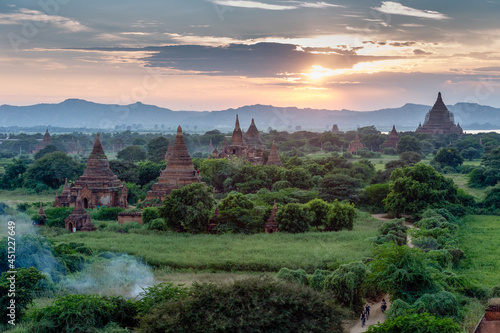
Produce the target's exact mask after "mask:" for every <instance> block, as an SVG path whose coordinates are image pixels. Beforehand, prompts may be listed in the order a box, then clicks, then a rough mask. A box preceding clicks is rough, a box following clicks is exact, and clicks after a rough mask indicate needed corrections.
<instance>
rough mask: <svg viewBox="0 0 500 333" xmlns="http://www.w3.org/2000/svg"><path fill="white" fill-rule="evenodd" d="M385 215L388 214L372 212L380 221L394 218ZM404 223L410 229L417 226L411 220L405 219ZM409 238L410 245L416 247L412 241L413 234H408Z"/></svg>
mask: <svg viewBox="0 0 500 333" xmlns="http://www.w3.org/2000/svg"><path fill="white" fill-rule="evenodd" d="M385 216H386V214H372V217H374V218H376V219H377V220H380V221H384V222H386V221H390V220H392V219H390V218H387V217H385ZM403 224H404V225H405V226H407V227H408V228H410V229H412V228H415V227H414V226H413V223H411V222H408V221H404V222H403ZM417 229H418V228H417ZM407 239H408V241H407V243H408V247H415V246H414V245H413V244H412V242H411V236H410V235H408V236H407Z"/></svg>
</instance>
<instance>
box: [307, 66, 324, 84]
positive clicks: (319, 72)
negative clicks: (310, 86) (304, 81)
mask: <svg viewBox="0 0 500 333" xmlns="http://www.w3.org/2000/svg"><path fill="white" fill-rule="evenodd" d="M312 67H313V70H312V71H311V72H310V73H308V74H307V76H309V78H311V79H312V80H321V79H322V78H323V77H325V76H326V75H327V68H323V67H322V66H319V65H314V66H312Z"/></svg>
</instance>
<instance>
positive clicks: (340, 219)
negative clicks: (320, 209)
mask: <svg viewBox="0 0 500 333" xmlns="http://www.w3.org/2000/svg"><path fill="white" fill-rule="evenodd" d="M355 218H356V209H355V208H354V204H352V203H349V202H346V203H342V202H339V201H338V200H335V201H334V202H333V203H332V204H331V205H330V210H329V211H328V215H327V219H326V228H325V230H334V231H340V230H342V229H343V228H346V229H347V230H352V228H353V226H354V219H355Z"/></svg>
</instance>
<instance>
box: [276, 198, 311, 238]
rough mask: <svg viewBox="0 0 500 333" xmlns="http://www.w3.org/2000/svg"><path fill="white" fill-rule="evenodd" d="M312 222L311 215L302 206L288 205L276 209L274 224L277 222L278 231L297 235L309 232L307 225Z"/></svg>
mask: <svg viewBox="0 0 500 333" xmlns="http://www.w3.org/2000/svg"><path fill="white" fill-rule="evenodd" d="M311 221H312V214H310V213H309V212H308V211H307V209H304V208H303V206H302V205H300V204H296V203H289V204H287V205H285V206H284V207H282V208H280V209H278V212H277V213H276V222H278V231H282V232H290V233H299V232H306V231H308V230H309V224H310V223H311Z"/></svg>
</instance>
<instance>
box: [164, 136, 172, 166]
mask: <svg viewBox="0 0 500 333" xmlns="http://www.w3.org/2000/svg"><path fill="white" fill-rule="evenodd" d="M173 149H174V146H172V140H170V141H169V142H168V148H167V152H166V153H165V162H168V159H169V158H170V156H172V151H173Z"/></svg>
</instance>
